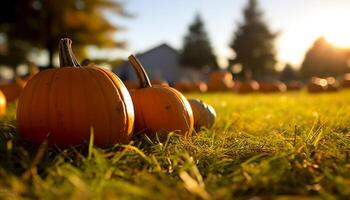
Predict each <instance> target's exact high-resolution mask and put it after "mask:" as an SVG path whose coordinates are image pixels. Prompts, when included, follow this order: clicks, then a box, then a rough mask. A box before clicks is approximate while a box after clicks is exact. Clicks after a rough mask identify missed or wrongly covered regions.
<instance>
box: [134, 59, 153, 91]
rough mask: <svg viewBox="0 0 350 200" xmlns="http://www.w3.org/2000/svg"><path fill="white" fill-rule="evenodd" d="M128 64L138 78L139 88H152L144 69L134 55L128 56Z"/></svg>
mask: <svg viewBox="0 0 350 200" xmlns="http://www.w3.org/2000/svg"><path fill="white" fill-rule="evenodd" d="M129 62H130V63H131V65H132V67H133V68H134V70H135V72H136V75H137V77H138V78H139V81H140V87H141V88H147V87H152V84H151V81H149V78H148V76H147V73H146V71H145V68H144V67H143V66H142V64H141V62H140V61H139V59H137V58H136V57H135V56H134V55H130V56H129Z"/></svg>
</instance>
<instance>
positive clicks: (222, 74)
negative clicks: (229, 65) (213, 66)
mask: <svg viewBox="0 0 350 200" xmlns="http://www.w3.org/2000/svg"><path fill="white" fill-rule="evenodd" d="M233 86H234V82H233V77H232V74H231V73H230V72H228V71H214V72H212V73H211V74H210V75H209V80H208V91H230V90H231V89H232V88H233Z"/></svg>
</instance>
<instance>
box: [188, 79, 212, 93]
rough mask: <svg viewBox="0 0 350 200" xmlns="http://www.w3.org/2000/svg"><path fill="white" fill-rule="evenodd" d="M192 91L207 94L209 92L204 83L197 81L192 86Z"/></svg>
mask: <svg viewBox="0 0 350 200" xmlns="http://www.w3.org/2000/svg"><path fill="white" fill-rule="evenodd" d="M189 89H190V91H191V92H206V91H207V90H208V86H207V84H206V83H205V82H203V81H197V82H194V83H191V84H190V88H189Z"/></svg>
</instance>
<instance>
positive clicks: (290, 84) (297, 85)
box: [286, 81, 303, 91]
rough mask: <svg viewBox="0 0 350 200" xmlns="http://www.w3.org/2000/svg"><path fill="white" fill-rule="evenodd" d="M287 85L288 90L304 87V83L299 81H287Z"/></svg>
mask: <svg viewBox="0 0 350 200" xmlns="http://www.w3.org/2000/svg"><path fill="white" fill-rule="evenodd" d="M286 86H287V90H288V91H296V90H301V89H302V88H303V84H302V83H301V82H299V81H290V82H288V83H286Z"/></svg>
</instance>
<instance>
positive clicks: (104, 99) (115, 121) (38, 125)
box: [17, 38, 134, 147]
mask: <svg viewBox="0 0 350 200" xmlns="http://www.w3.org/2000/svg"><path fill="white" fill-rule="evenodd" d="M71 43H72V41H71V40H70V39H67V38H65V39H61V40H60V43H59V58H60V66H61V67H60V68H57V69H48V70H45V71H43V72H40V73H38V74H36V75H35V76H34V77H33V78H32V79H30V80H29V81H28V84H27V86H26V87H25V88H24V90H23V93H22V95H21V97H20V99H19V102H18V106H17V121H18V127H19V132H20V134H21V136H22V137H23V138H24V139H26V140H29V141H32V142H34V143H41V142H42V141H43V140H45V139H47V140H48V142H49V144H50V145H57V146H59V147H67V146H70V145H78V144H82V143H84V142H87V141H89V138H90V133H91V132H90V131H91V130H93V133H94V144H95V145H97V146H106V145H109V144H115V143H128V142H129V139H130V136H131V132H132V127H133V122H134V109H133V105H132V101H131V97H130V94H129V92H128V90H127V89H126V87H125V86H124V84H123V83H122V81H121V80H120V79H119V78H118V77H117V76H116V75H114V74H113V73H112V72H110V71H108V70H105V69H103V68H100V67H97V66H94V65H89V66H80V64H79V63H78V62H77V60H76V58H75V56H74V55H73V53H72V49H71Z"/></svg>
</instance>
